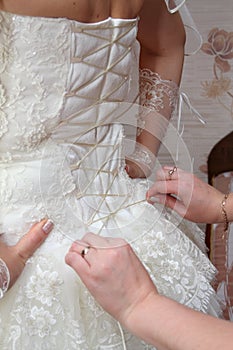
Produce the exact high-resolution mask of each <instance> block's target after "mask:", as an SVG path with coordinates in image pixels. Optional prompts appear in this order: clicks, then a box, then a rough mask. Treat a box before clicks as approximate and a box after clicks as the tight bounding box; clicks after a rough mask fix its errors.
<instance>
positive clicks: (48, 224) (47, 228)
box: [42, 220, 54, 234]
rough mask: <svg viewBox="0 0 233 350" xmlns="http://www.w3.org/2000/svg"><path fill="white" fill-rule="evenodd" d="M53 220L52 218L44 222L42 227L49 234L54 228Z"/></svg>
mask: <svg viewBox="0 0 233 350" xmlns="http://www.w3.org/2000/svg"><path fill="white" fill-rule="evenodd" d="M53 226H54V225H53V222H52V221H51V220H47V221H46V223H45V224H44V226H43V227H42V230H43V231H44V232H45V233H46V234H48V233H49V232H51V231H52V229H53Z"/></svg>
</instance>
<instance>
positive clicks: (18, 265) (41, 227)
mask: <svg viewBox="0 0 233 350" xmlns="http://www.w3.org/2000/svg"><path fill="white" fill-rule="evenodd" d="M52 228H53V224H52V222H51V221H50V220H47V219H44V220H42V221H41V222H39V223H36V224H34V225H33V226H32V228H31V229H30V231H29V232H28V233H26V234H25V235H24V236H23V237H22V238H21V239H20V240H19V242H18V243H17V244H15V245H13V246H7V245H5V244H4V243H0V258H1V259H2V260H3V262H4V263H5V264H6V266H7V268H8V270H9V273H10V282H9V288H10V287H11V286H12V285H13V284H14V283H15V281H16V280H17V278H18V277H19V275H20V274H21V272H22V271H23V269H24V266H25V263H26V261H27V260H28V259H29V258H30V257H31V256H32V255H33V253H34V252H35V251H36V250H37V248H39V247H40V245H41V244H42V243H43V242H44V241H45V239H46V238H47V236H48V234H49V233H50V231H51V230H52ZM0 274H1V270H0ZM0 277H1V276H0ZM0 288H2V286H1V285H0Z"/></svg>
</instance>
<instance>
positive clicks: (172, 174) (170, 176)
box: [156, 166, 183, 181]
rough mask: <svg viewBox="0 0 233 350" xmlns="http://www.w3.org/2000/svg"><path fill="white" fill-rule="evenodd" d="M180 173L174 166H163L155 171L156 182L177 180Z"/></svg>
mask: <svg viewBox="0 0 233 350" xmlns="http://www.w3.org/2000/svg"><path fill="white" fill-rule="evenodd" d="M182 172H183V171H182V170H181V169H179V168H177V167H176V166H164V167H162V168H160V169H159V170H158V171H157V173H156V181H159V180H161V181H169V180H177V179H178V177H179V176H180V175H181V174H182Z"/></svg>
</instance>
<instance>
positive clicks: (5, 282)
mask: <svg viewBox="0 0 233 350" xmlns="http://www.w3.org/2000/svg"><path fill="white" fill-rule="evenodd" d="M9 284H10V272H9V270H8V267H7V265H6V263H5V262H4V261H3V260H2V259H1V258H0V299H2V298H3V297H4V294H5V293H6V292H7V290H8V287H9Z"/></svg>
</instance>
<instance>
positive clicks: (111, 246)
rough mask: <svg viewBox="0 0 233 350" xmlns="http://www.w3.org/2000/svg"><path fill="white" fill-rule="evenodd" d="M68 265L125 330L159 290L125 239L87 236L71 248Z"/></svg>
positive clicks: (89, 234)
mask: <svg viewBox="0 0 233 350" xmlns="http://www.w3.org/2000/svg"><path fill="white" fill-rule="evenodd" d="M66 263H67V264H68V265H70V266H71V267H72V268H73V269H74V270H75V271H76V272H77V274H78V275H79V276H80V278H81V280H82V281H83V283H84V284H85V285H86V287H87V288H88V289H89V291H90V292H91V294H92V295H93V296H94V297H95V299H96V300H97V302H98V303H99V304H100V305H101V306H102V307H103V308H104V309H105V310H106V311H107V312H108V313H110V314H111V315H112V316H113V317H114V318H116V319H117V320H118V321H120V322H121V323H122V324H123V325H124V326H125V327H127V328H130V324H129V323H130V322H129V320H130V318H131V314H132V313H133V314H135V311H136V310H139V309H140V312H141V310H142V305H143V304H144V301H145V300H147V299H148V298H150V295H151V294H153V295H154V294H157V291H156V288H155V286H154V284H153V282H152V281H151V279H150V277H149V275H148V273H147V271H146V270H145V268H144V267H143V265H142V264H141V262H140V260H139V259H138V258H137V256H136V255H135V253H134V252H133V250H132V248H131V247H130V245H129V244H127V242H125V241H124V240H123V239H116V238H103V237H100V236H96V235H94V234H92V233H88V234H86V235H85V236H84V238H83V240H82V241H77V242H75V243H73V244H72V246H71V248H70V250H69V252H68V253H67V255H66Z"/></svg>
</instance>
